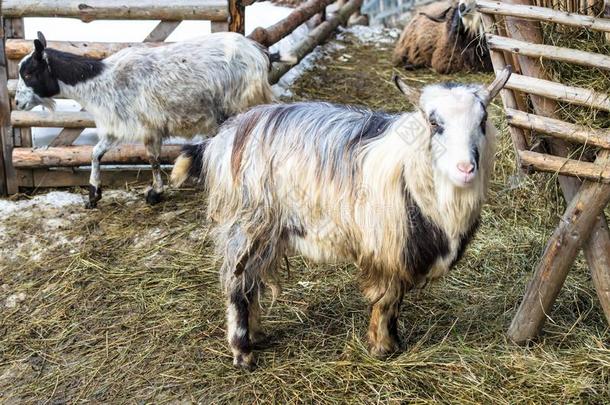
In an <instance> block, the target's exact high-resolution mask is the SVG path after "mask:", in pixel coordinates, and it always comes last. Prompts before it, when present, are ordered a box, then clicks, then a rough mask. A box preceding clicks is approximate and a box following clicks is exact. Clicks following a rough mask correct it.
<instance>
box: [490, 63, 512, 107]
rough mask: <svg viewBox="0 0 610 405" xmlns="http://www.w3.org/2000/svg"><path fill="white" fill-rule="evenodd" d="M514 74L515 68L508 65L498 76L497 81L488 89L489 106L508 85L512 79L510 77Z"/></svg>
mask: <svg viewBox="0 0 610 405" xmlns="http://www.w3.org/2000/svg"><path fill="white" fill-rule="evenodd" d="M512 73H513V67H512V66H511V65H506V66H505V67H504V69H502V70H501V71H500V72H499V73H498V74H497V75H496V79H495V80H494V81H493V82H492V83H491V84H490V85H489V86H488V87H487V93H488V94H489V95H488V96H487V100H486V102H487V104H489V103H490V102H491V100H493V99H494V97H496V96H497V95H498V93H499V92H500V90H502V88H503V87H504V86H505V85H506V82H507V81H508V79H509V78H510V75H511V74H512Z"/></svg>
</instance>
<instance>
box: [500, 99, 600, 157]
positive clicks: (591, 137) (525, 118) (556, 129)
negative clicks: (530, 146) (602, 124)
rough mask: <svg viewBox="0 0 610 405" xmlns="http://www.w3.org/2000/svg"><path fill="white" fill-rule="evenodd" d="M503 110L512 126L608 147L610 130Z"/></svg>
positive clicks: (510, 109) (508, 109) (584, 143)
mask: <svg viewBox="0 0 610 405" xmlns="http://www.w3.org/2000/svg"><path fill="white" fill-rule="evenodd" d="M505 112H506V119H507V120H508V123H509V124H510V125H512V126H516V127H518V128H524V129H529V130H534V131H536V132H539V133H543V134H547V135H551V136H554V137H556V138H560V139H565V140H566V141H570V142H575V143H581V144H583V145H592V146H598V147H600V148H604V149H610V130H607V129H593V128H587V127H584V126H581V125H575V124H569V123H567V122H565V121H561V120H558V119H555V118H548V117H542V116H540V115H535V114H529V113H526V112H523V111H519V110H515V109H513V108H505Z"/></svg>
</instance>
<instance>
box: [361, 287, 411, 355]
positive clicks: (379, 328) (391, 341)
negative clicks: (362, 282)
mask: <svg viewBox="0 0 610 405" xmlns="http://www.w3.org/2000/svg"><path fill="white" fill-rule="evenodd" d="M405 289H406V288H405V282H404V281H402V280H399V279H398V277H396V278H393V279H391V280H390V281H385V280H379V282H378V283H376V284H374V285H369V286H367V287H366V288H365V291H364V292H365V295H366V296H367V297H368V298H369V299H370V300H372V301H373V304H372V306H371V320H370V324H369V330H368V340H369V351H370V353H371V355H373V356H375V357H378V358H384V357H387V356H388V355H390V354H392V353H394V352H396V351H397V350H398V349H399V348H400V344H399V337H398V315H399V311H400V304H401V303H402V299H403V296H404V293H405ZM379 295H381V297H379Z"/></svg>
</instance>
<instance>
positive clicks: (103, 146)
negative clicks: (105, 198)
mask: <svg viewBox="0 0 610 405" xmlns="http://www.w3.org/2000/svg"><path fill="white" fill-rule="evenodd" d="M111 146H112V140H111V139H109V138H108V137H102V138H100V140H99V141H98V143H97V144H95V146H94V147H93V152H92V153H91V176H90V177H89V201H87V203H86V204H85V208H88V209H91V208H95V207H97V202H98V201H99V200H101V198H102V174H101V169H100V161H101V160H102V157H103V156H104V154H105V153H106V152H107V151H108V149H110V147H111Z"/></svg>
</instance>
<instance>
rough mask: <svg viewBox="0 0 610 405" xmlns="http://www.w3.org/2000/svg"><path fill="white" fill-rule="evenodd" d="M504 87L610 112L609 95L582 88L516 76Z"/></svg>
mask: <svg viewBox="0 0 610 405" xmlns="http://www.w3.org/2000/svg"><path fill="white" fill-rule="evenodd" d="M506 87H508V88H509V89H513V90H519V91H522V92H524V93H528V94H536V95H538V96H542V97H547V98H551V99H553V100H557V101H563V102H567V103H571V104H577V105H584V106H587V107H593V108H597V109H600V110H605V111H610V95H608V94H605V93H598V92H595V91H592V90H589V89H584V88H582V87H573V86H566V85H563V84H561V83H556V82H553V81H550V80H543V79H538V78H536V77H529V76H524V75H518V74H513V75H512V76H511V77H510V79H509V80H508V83H506Z"/></svg>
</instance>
